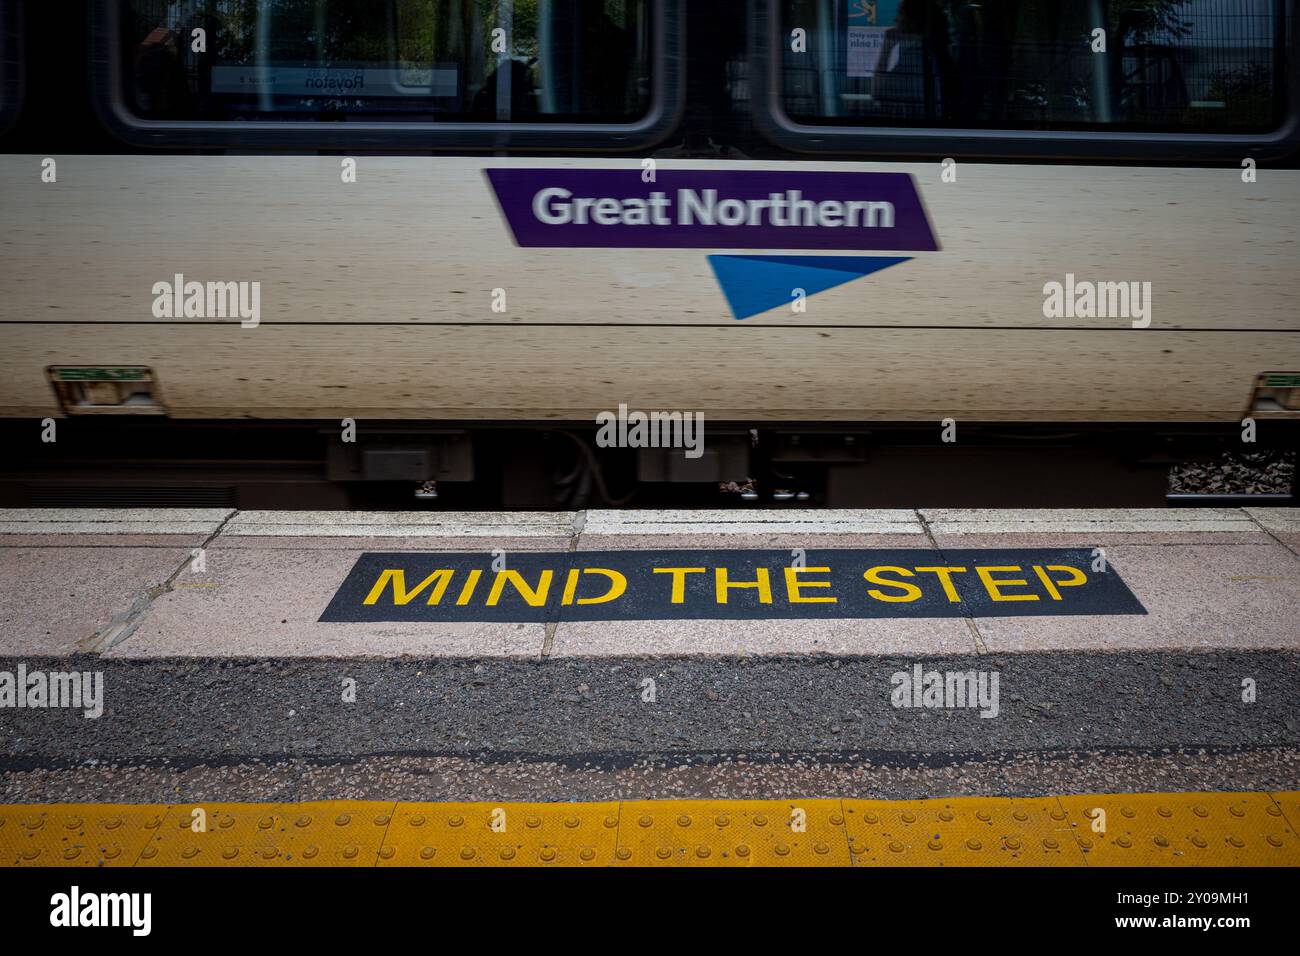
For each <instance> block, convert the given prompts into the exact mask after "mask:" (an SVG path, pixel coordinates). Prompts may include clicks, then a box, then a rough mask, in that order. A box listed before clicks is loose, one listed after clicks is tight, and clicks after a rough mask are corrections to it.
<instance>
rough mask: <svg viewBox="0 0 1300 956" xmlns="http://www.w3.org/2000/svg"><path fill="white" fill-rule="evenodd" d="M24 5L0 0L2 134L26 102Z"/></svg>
mask: <svg viewBox="0 0 1300 956" xmlns="http://www.w3.org/2000/svg"><path fill="white" fill-rule="evenodd" d="M22 56H23V5H22V3H21V2H19V3H14V2H10V0H0V133H4V132H6V131H7V130H8V129H9V128H10V127H11V126H13V124H14V120H16V119H17V118H18V111H19V109H21V107H22V103H23V60H22Z"/></svg>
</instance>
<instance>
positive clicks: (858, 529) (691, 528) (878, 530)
mask: <svg viewBox="0 0 1300 956" xmlns="http://www.w3.org/2000/svg"><path fill="white" fill-rule="evenodd" d="M652 534H657V535H665V536H672V537H683V538H689V537H691V536H693V535H716V534H803V535H810V536H811V535H824V534H843V535H852V534H857V535H869V534H914V535H922V534H924V530H923V529H922V528H921V526H920V525H919V524H916V523H913V524H903V523H901V522H900V523H897V524H852V525H850V524H815V523H813V522H797V523H796V522H781V523H778V522H774V521H766V522H757V521H756V522H745V523H741V522H733V523H729V524H695V525H679V524H627V525H620V526H619V527H617V528H599V529H596V530H592V529H591V528H590V527H587V528H584V529H583V532H582V536H583V538H591V537H597V538H599V537H616V536H618V535H652Z"/></svg>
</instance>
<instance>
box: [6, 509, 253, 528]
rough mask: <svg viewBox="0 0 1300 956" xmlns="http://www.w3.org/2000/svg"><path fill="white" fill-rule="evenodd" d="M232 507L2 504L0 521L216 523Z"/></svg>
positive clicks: (226, 515)
mask: <svg viewBox="0 0 1300 956" xmlns="http://www.w3.org/2000/svg"><path fill="white" fill-rule="evenodd" d="M233 511H234V509H233V508H0V521H3V522H6V523H13V522H22V523H32V524H44V523H48V522H58V523H60V524H67V523H69V522H123V521H139V522H150V523H158V524H168V523H174V522H194V521H204V522H210V523H211V524H212V525H213V526H214V527H215V526H216V525H218V524H220V523H221V522H222V521H224V520H225V519H226V518H227V517H229V516H230V515H231V514H232V513H233Z"/></svg>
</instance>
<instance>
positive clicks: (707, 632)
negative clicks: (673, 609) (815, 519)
mask: <svg viewBox="0 0 1300 956" xmlns="http://www.w3.org/2000/svg"><path fill="white" fill-rule="evenodd" d="M975 650H976V647H975V638H974V635H973V633H972V631H971V629H970V627H969V626H968V625H967V623H966V621H965V620H964V619H961V618H957V619H943V620H939V619H932V620H924V621H908V620H898V619H890V620H836V621H767V620H749V621H717V620H698V621H599V622H586V621H582V622H569V621H561V622H560V623H559V625H558V626H557V627H556V630H555V636H554V641H553V643H552V647H551V655H550V656H552V657H586V656H591V657H605V656H618V655H637V654H645V655H654V656H660V655H677V654H681V655H704V656H719V657H738V656H741V655H747V654H754V655H757V654H861V655H871V656H877V655H888V654H906V655H916V656H927V655H939V654H971V653H974V652H975Z"/></svg>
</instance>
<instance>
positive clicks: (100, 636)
mask: <svg viewBox="0 0 1300 956" xmlns="http://www.w3.org/2000/svg"><path fill="white" fill-rule="evenodd" d="M237 514H239V509H237V508H236V509H234V510H232V511H231V512H230V514H228V515H226V516H225V517H224V518H222V519H221V521H220V522H219V523H218V524H217V527H216V528H215V529H214V530H213V532H212V533H211V534H210V535H208V536H207V538H205V539H204V540H203V543H202V544H200V545H199V546H198V547H197V548H192V549H191V550H190V553H189V555H188V556H187V557H186V558H185V560H183V561H182V562H181V563H180V564H179V565H178V566H177V568H176V570H174V571H173V572H172V573H171V574H169V575H167V578H166V580H164V581H163V582H162V583H161V584H151V585H150V586H149V587H147V588H145V592H144V593H143V594H141V595H140V596H139V597H137V598H136V599H135V600H134V601H132V602H131V606H130V607H128V608H127V609H126V610H125V611H123V612H122V613H121V614H117V615H115V616H114V617H113V618H112V620H110V621H109V622H108V623H107V624H105V625H104V626H103V627H101V628H99V629H98V630H96V631H95V633H94V634H91V635H90V636H89V637H87V638H83V639H82V640H81V641H80V642H79V643H78V644H77V650H78V651H79V652H80V653H82V654H103V653H104V652H105V651H109V650H112V649H113V648H114V647H117V645H119V644H121V643H122V642H123V641H125V640H126V639H127V638H129V637H130V636H131V635H132V634H134V633H135V631H136V629H137V628H138V627H139V626H140V625H141V624H142V623H143V622H144V616H145V614H146V613H147V612H148V610H149V607H150V605H152V604H153V602H154V601H155V600H157V599H158V598H159V597H161V596H162V595H164V594H166V593H168V592H169V591H173V590H175V584H176V579H177V578H178V577H180V574H181V572H182V571H184V570H185V569H186V568H187V567H189V565H190V562H192V561H193V560H194V552H195V551H205V550H207V548H208V546H209V545H211V544H212V542H213V541H215V540H216V539H217V537H218V536H219V535H220V534H221V532H222V531H224V530H225V528H226V525H227V524H229V523H230V522H231V520H233V519H234V517H235V515H237Z"/></svg>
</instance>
